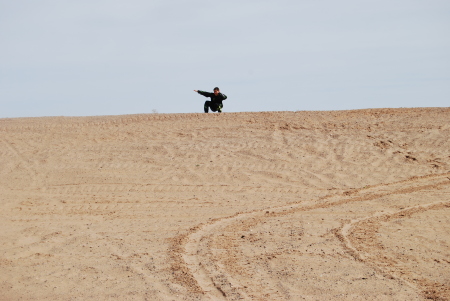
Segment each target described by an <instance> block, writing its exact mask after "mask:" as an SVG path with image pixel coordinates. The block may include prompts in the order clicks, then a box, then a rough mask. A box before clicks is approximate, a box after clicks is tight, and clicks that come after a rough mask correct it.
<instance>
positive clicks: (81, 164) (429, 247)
mask: <svg viewBox="0 0 450 301" xmlns="http://www.w3.org/2000/svg"><path fill="white" fill-rule="evenodd" d="M449 121H450V108H417V109H372V110H356V111H333V112H258V113H223V114H220V115H219V114H141V115H124V116H102V117H46V118H14V119H0V198H1V199H0V206H1V219H0V223H1V229H2V231H1V234H0V242H1V244H0V300H114V299H117V300H241V299H243V300H375V299H376V300H426V299H431V300H450V234H449V233H450V122H449Z"/></svg>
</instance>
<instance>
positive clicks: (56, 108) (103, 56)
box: [0, 0, 450, 118]
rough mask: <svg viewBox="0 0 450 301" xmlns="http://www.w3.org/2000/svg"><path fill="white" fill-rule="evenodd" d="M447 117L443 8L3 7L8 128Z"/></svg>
mask: <svg viewBox="0 0 450 301" xmlns="http://www.w3.org/2000/svg"><path fill="white" fill-rule="evenodd" d="M216 86H218V87H219V88H220V90H221V92H222V93H224V94H226V95H227V96H228V99H227V100H225V101H224V109H223V111H224V112H245V111H255V112H258V111H304V110H351V109H365V108H398V107H449V106H450V1H448V0H341V1H336V0H276V1H274V0H270V1H269V0H258V1H256V0H255V1H254V0H227V1H216V0H189V1H187V0H172V1H167V0H166V1H163V0H161V1H160V0H151V1H149V0H126V1H125V0H122V1H118V0H77V1H73V0H71V1H68V0H53V1H51V0H40V1H35V0H14V1H11V0H0V118H10V117H40V116H98V115H122V114H140V113H156V112H157V113H196V112H203V103H204V101H205V100H207V99H206V98H205V97H204V96H201V95H199V94H197V93H195V92H194V91H193V90H203V91H208V92H212V90H213V88H214V87H216Z"/></svg>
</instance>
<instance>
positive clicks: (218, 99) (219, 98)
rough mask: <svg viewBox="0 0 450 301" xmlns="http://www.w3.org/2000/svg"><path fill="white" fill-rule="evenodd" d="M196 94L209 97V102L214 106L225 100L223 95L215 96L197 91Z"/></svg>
mask: <svg viewBox="0 0 450 301" xmlns="http://www.w3.org/2000/svg"><path fill="white" fill-rule="evenodd" d="M197 93H198V94H200V95H203V96H205V97H211V102H212V103H214V104H222V101H223V100H225V99H227V96H226V95H225V94H223V93H219V94H217V96H216V95H214V93H211V92H205V91H200V90H198V91H197Z"/></svg>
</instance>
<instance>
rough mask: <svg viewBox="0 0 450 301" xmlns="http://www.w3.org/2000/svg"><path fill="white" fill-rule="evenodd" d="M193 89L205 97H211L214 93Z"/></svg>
mask: <svg viewBox="0 0 450 301" xmlns="http://www.w3.org/2000/svg"><path fill="white" fill-rule="evenodd" d="M194 91H195V92H197V93H198V94H200V95H203V96H205V97H211V94H212V95H214V93H210V92H205V91H202V90H194Z"/></svg>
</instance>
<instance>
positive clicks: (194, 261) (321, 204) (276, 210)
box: [171, 173, 450, 300]
mask: <svg viewBox="0 0 450 301" xmlns="http://www.w3.org/2000/svg"><path fill="white" fill-rule="evenodd" d="M449 176H450V173H444V174H437V175H436V174H432V175H425V176H421V177H413V178H411V179H408V180H404V181H400V182H393V183H388V184H379V185H373V186H370V187H366V188H361V189H356V190H352V191H348V192H344V193H343V194H335V195H328V196H325V197H323V198H321V199H318V200H313V201H304V202H297V203H293V204H289V205H284V206H280V207H271V208H265V209H263V210H255V211H251V212H240V213H237V214H235V215H233V216H229V217H225V218H220V219H216V220H212V221H210V222H209V223H206V224H201V225H198V226H197V227H194V228H191V229H190V230H189V232H188V233H187V234H184V235H181V236H179V237H177V238H175V239H174V242H173V245H172V246H173V247H172V249H171V259H172V261H173V270H174V271H182V272H181V273H179V274H178V277H176V279H177V280H178V281H179V282H181V283H183V284H184V285H186V286H187V287H188V288H190V289H192V291H195V292H200V293H203V294H204V295H205V297H207V298H209V299H211V300H238V299H249V297H248V296H247V295H246V294H245V292H244V290H243V287H242V286H241V285H240V284H239V283H238V282H237V281H236V280H235V279H233V278H232V277H231V275H228V274H227V273H226V272H224V271H223V267H221V266H220V264H219V263H216V262H214V260H213V259H211V260H209V258H208V256H204V255H205V254H206V253H207V252H208V250H207V249H208V241H209V240H210V237H212V236H213V235H215V234H217V233H220V230H221V229H223V228H224V227H225V226H228V225H230V224H233V223H238V222H242V221H246V220H250V219H251V220H252V223H253V224H257V223H261V222H262V221H263V220H264V219H267V216H266V214H267V213H268V212H269V211H270V217H274V216H278V217H281V216H286V215H289V214H293V213H296V212H306V211H310V210H313V209H321V208H323V209H327V208H332V207H334V206H339V205H343V204H347V203H356V202H364V201H371V200H375V199H378V198H381V197H384V196H390V195H405V194H409V193H413V192H418V191H421V190H427V189H436V188H438V187H439V186H443V185H450V181H449V180H450V177H449ZM435 205H436V204H435V203H432V204H427V205H420V206H414V208H412V207H411V208H407V209H404V210H413V209H417V208H419V207H421V208H433V206H435ZM437 205H439V204H437ZM400 211H403V210H400ZM400 211H398V212H400ZM398 212H394V213H390V214H398ZM379 216H381V213H375V215H373V214H371V215H370V216H366V217H363V218H361V219H359V220H357V221H354V222H353V223H357V222H359V221H361V220H364V219H370V218H377V217H379ZM353 223H352V222H351V223H350V224H349V225H350V226H345V225H344V226H342V227H341V233H338V232H339V231H335V234H336V235H337V236H338V238H339V239H340V240H341V241H343V243H344V244H345V245H346V249H347V253H348V254H349V255H351V256H352V257H357V258H361V256H360V255H359V252H358V251H357V250H356V249H355V248H353V247H352V246H351V244H349V242H348V239H346V236H347V235H348V231H349V230H350V228H351V225H353ZM362 261H364V260H362ZM388 276H389V277H391V278H393V279H399V278H398V277H394V276H392V275H388ZM399 280H401V281H403V282H404V283H406V282H405V280H404V279H399ZM406 284H407V285H408V286H411V284H410V283H406ZM413 287H414V288H415V289H416V290H417V288H416V286H413Z"/></svg>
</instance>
